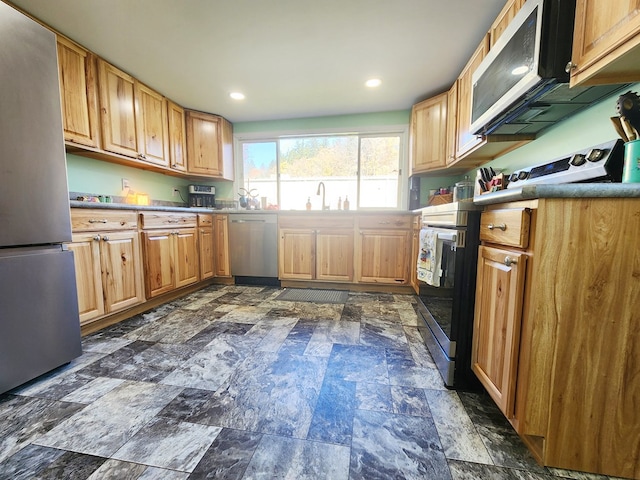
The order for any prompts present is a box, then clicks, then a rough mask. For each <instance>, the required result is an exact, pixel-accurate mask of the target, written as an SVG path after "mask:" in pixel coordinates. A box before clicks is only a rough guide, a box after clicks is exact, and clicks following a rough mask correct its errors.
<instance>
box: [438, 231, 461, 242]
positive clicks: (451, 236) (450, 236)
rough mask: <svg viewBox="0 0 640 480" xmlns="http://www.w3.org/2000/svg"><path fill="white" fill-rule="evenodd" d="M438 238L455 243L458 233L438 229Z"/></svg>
mask: <svg viewBox="0 0 640 480" xmlns="http://www.w3.org/2000/svg"><path fill="white" fill-rule="evenodd" d="M438 239H442V240H447V241H448V242H454V243H455V242H456V241H457V240H458V234H457V233H456V232H443V231H441V230H438Z"/></svg>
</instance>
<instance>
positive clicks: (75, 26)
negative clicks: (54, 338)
mask: <svg viewBox="0 0 640 480" xmlns="http://www.w3.org/2000/svg"><path fill="white" fill-rule="evenodd" d="M8 1H11V2H12V3H13V4H15V5H16V6H18V7H19V8H21V9H23V10H24V11H26V12H28V13H30V14H31V15H33V16H34V17H36V18H38V19H40V20H41V21H43V22H44V23H46V24H48V25H50V26H52V27H53V28H55V29H56V30H58V31H60V32H62V33H63V34H65V35H67V36H68V37H70V38H71V39H73V40H75V41H76V42H78V43H80V44H81V45H83V46H85V47H86V48H88V49H89V50H91V51H93V52H95V53H97V54H98V55H100V56H101V57H103V58H104V59H106V60H107V61H109V62H111V63H113V64H114V65H116V66H118V67H119V68H121V69H122V70H125V71H126V72H128V73H130V74H131V75H133V76H134V77H136V78H138V79H139V80H141V81H142V82H144V83H146V84H147V85H149V86H150V87H152V88H154V89H156V90H158V91H159V92H161V93H162V94H164V95H165V96H167V97H169V98H171V99H172V100H174V101H175V102H177V103H179V104H180V105H183V106H184V107H187V108H193V109H197V110H203V111H206V112H210V113H216V114H220V115H223V116H224V117H226V118H228V119H229V120H231V121H232V122H242V121H255V120H272V119H289V118H301V117H316V116H326V115H341V114H351V113H369V112H384V111H393V110H405V109H409V108H411V105H412V104H414V103H416V102H417V101H419V100H422V99H424V98H427V97H429V96H432V95H434V94H436V93H440V92H442V91H444V90H446V89H447V88H449V86H450V85H451V84H452V83H453V81H454V80H455V78H456V77H457V76H458V74H459V73H460V71H461V70H462V68H463V67H464V65H465V63H466V62H467V60H468V58H469V57H470V56H471V54H472V53H473V51H474V50H475V48H476V46H477V45H478V43H479V42H480V40H481V39H482V36H483V34H484V33H485V32H486V31H487V30H488V28H489V26H490V25H491V23H492V21H493V19H495V17H496V16H497V14H498V13H499V11H500V9H501V8H502V6H503V5H504V3H505V0H315V1H314V0H8ZM371 77H378V78H380V79H382V82H383V83H382V85H381V86H380V87H378V88H377V89H369V88H366V87H365V86H364V82H365V80H367V79H368V78H371ZM232 91H241V92H243V93H244V94H245V95H246V99H245V100H242V101H234V100H231V99H230V98H229V93H230V92H232Z"/></svg>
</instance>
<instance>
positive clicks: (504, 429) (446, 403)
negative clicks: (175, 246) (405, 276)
mask: <svg viewBox="0 0 640 480" xmlns="http://www.w3.org/2000/svg"><path fill="white" fill-rule="evenodd" d="M279 292H280V291H279V290H278V289H276V288H272V287H265V288H263V287H255V286H210V287H207V288H205V289H203V290H200V291H198V292H196V293H193V294H191V295H189V296H187V297H184V298H182V299H179V300H176V301H174V302H170V303H167V304H165V305H162V306H161V307H158V308H156V309H154V310H152V311H149V312H147V313H144V314H141V315H138V316H136V317H133V318H131V319H129V320H127V321H125V322H122V323H120V324H118V325H115V326H112V327H110V328H107V329H105V330H102V331H100V332H98V333H96V334H93V335H90V336H87V337H85V338H84V339H83V347H84V354H83V355H82V356H81V357H80V358H78V359H76V360H74V361H73V362H72V363H70V364H69V365H66V366H64V367H61V368H59V369H57V370H55V371H52V372H50V373H48V374H46V375H43V376H42V377H40V378H38V379H36V380H34V381H32V382H29V383H28V384H26V385H23V386H21V387H19V388H17V389H15V390H13V391H11V392H9V393H7V394H4V395H1V396H0V432H2V433H1V436H0V478H1V479H9V478H10V479H27V478H28V479H31V478H38V479H49V478H51V479H54V478H55V479H92V480H93V479H118V480H120V479H141V480H145V479H176V480H178V479H207V478H215V479H275V478H278V479H292V480H293V479H295V480H299V479H330V480H339V479H353V480H356V479H363V480H364V479H366V480H376V479H385V480H386V479H404V478H406V479H438V480H440V479H453V480H458V479H547V480H551V479H557V478H573V479H599V478H606V477H602V476H598V475H588V474H582V473H579V472H569V471H565V470H557V469H547V468H543V467H540V466H539V465H537V464H536V463H535V461H534V460H533V458H532V457H531V455H530V454H529V453H528V451H527V450H526V448H525V447H524V446H523V444H522V443H521V441H520V440H519V438H518V436H517V435H516V434H515V432H514V431H513V429H512V428H511V426H510V425H509V424H508V422H507V421H506V420H505V419H504V418H503V417H502V415H501V414H500V412H499V411H498V410H497V408H496V407H495V405H494V404H493V403H492V402H491V400H490V399H489V398H488V397H487V396H486V395H485V394H482V393H469V392H455V391H450V390H447V389H445V388H444V386H443V384H442V380H441V378H440V376H439V374H438V372H437V370H436V369H435V366H434V364H433V361H432V360H431V357H430V355H429V352H428V351H427V350H426V348H425V347H424V345H423V344H422V342H421V340H420V335H419V334H418V332H417V328H416V325H417V317H416V313H415V310H414V302H415V297H413V296H410V295H390V294H367V293H351V294H349V297H348V299H347V301H346V302H345V303H344V304H323V303H309V302H289V301H279V300H277V299H276V297H277V295H278V293H279Z"/></svg>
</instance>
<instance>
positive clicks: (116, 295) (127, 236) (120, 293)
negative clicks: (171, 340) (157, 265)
mask: <svg viewBox="0 0 640 480" xmlns="http://www.w3.org/2000/svg"><path fill="white" fill-rule="evenodd" d="M101 237H102V242H101V246H100V253H101V260H102V283H103V289H104V296H105V302H106V310H107V313H111V312H115V311H117V310H121V309H123V308H127V307H130V306H133V305H137V304H138V303H141V302H143V301H144V299H145V297H144V294H143V292H142V282H141V280H140V273H141V268H140V243H139V240H138V233H137V232H113V233H110V232H109V233H104V234H102V236H101Z"/></svg>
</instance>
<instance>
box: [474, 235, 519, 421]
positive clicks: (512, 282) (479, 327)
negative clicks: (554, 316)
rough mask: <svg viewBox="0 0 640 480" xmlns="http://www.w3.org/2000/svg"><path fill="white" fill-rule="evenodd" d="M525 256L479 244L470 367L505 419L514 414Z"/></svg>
mask: <svg viewBox="0 0 640 480" xmlns="http://www.w3.org/2000/svg"><path fill="white" fill-rule="evenodd" d="M526 259H527V257H526V256H525V255H524V254H523V253H521V252H513V251H509V250H503V249H500V248H492V247H486V246H481V247H480V250H479V252H478V273H477V275H478V279H477V283H476V284H477V285H478V288H477V293H476V303H475V322H474V326H473V331H474V342H473V352H472V365H471V368H472V369H473V371H474V372H475V374H476V375H477V376H478V378H479V379H480V382H481V383H482V384H483V385H484V387H485V388H486V389H487V392H489V395H491V398H493V400H494V401H495V402H496V404H497V405H498V407H499V408H500V410H502V413H504V414H505V415H506V416H507V418H512V417H513V414H514V403H515V387H516V374H517V369H518V351H519V347H520V325H521V322H522V301H523V298H524V272H525V269H526Z"/></svg>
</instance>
